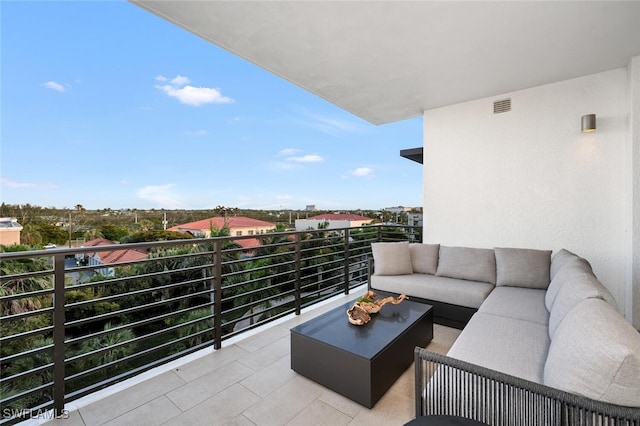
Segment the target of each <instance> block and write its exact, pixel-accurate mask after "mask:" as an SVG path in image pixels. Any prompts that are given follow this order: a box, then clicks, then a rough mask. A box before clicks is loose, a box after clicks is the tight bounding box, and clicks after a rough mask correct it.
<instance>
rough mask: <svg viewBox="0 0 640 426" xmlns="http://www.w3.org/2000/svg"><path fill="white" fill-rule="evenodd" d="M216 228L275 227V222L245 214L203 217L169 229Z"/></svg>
mask: <svg viewBox="0 0 640 426" xmlns="http://www.w3.org/2000/svg"><path fill="white" fill-rule="evenodd" d="M212 225H213V227H215V228H216V229H222V228H223V227H225V226H226V227H227V228H233V229H235V228H255V227H257V226H262V227H264V226H268V227H273V228H275V226H276V225H275V224H274V223H271V222H266V221H264V220H258V219H253V218H250V217H245V216H229V217H222V216H216V217H210V218H208V219H202V220H198V221H195V222H189V223H183V224H182V225H176V226H172V227H171V228H169V231H181V230H187V229H197V230H202V229H206V230H208V229H210V228H211V226H212Z"/></svg>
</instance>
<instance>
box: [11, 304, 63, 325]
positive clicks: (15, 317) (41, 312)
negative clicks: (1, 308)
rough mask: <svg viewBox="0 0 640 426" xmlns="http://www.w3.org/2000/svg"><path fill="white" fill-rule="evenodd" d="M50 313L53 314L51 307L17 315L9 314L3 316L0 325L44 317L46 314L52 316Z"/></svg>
mask: <svg viewBox="0 0 640 426" xmlns="http://www.w3.org/2000/svg"><path fill="white" fill-rule="evenodd" d="M52 313H53V307H49V308H41V309H38V310H35V311H27V312H21V313H19V314H11V315H7V316H3V317H2V318H1V319H0V324H2V323H6V322H7V321H16V320H22V319H25V318H29V317H35V316H37V315H46V314H52Z"/></svg>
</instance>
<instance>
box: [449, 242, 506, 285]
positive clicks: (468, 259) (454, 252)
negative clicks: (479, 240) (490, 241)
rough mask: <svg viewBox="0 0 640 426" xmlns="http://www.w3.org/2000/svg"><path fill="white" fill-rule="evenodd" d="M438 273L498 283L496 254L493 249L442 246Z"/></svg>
mask: <svg viewBox="0 0 640 426" xmlns="http://www.w3.org/2000/svg"><path fill="white" fill-rule="evenodd" d="M436 275H439V276H441V277H449V278H459V279H462V280H470V281H482V282H487V283H491V284H495V283H496V256H495V254H494V253H493V250H492V249H481V248H470V247H447V246H440V256H439V260H438V269H437V271H436Z"/></svg>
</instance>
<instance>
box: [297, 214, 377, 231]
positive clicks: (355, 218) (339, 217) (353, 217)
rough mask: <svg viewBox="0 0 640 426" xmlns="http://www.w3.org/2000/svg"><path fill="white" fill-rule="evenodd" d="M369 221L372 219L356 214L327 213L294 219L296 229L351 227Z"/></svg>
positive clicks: (366, 223) (368, 222)
mask: <svg viewBox="0 0 640 426" xmlns="http://www.w3.org/2000/svg"><path fill="white" fill-rule="evenodd" d="M371 222H373V219H371V218H370V217H365V216H360V215H357V214H346V213H345V214H340V213H327V214H321V215H318V216H313V217H309V218H307V219H296V231H306V230H308V229H318V228H319V227H321V228H323V229H336V228H352V227H356V226H363V225H368V224H370V223H371ZM325 224H326V225H325Z"/></svg>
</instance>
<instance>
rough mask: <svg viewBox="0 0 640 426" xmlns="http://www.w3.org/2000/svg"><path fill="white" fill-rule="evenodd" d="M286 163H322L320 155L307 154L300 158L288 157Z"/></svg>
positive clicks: (322, 159)
mask: <svg viewBox="0 0 640 426" xmlns="http://www.w3.org/2000/svg"><path fill="white" fill-rule="evenodd" d="M287 161H293V162H296V163H321V162H323V161H324V158H322V157H321V156H320V155H317V154H307V155H303V156H301V157H289V158H287Z"/></svg>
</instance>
